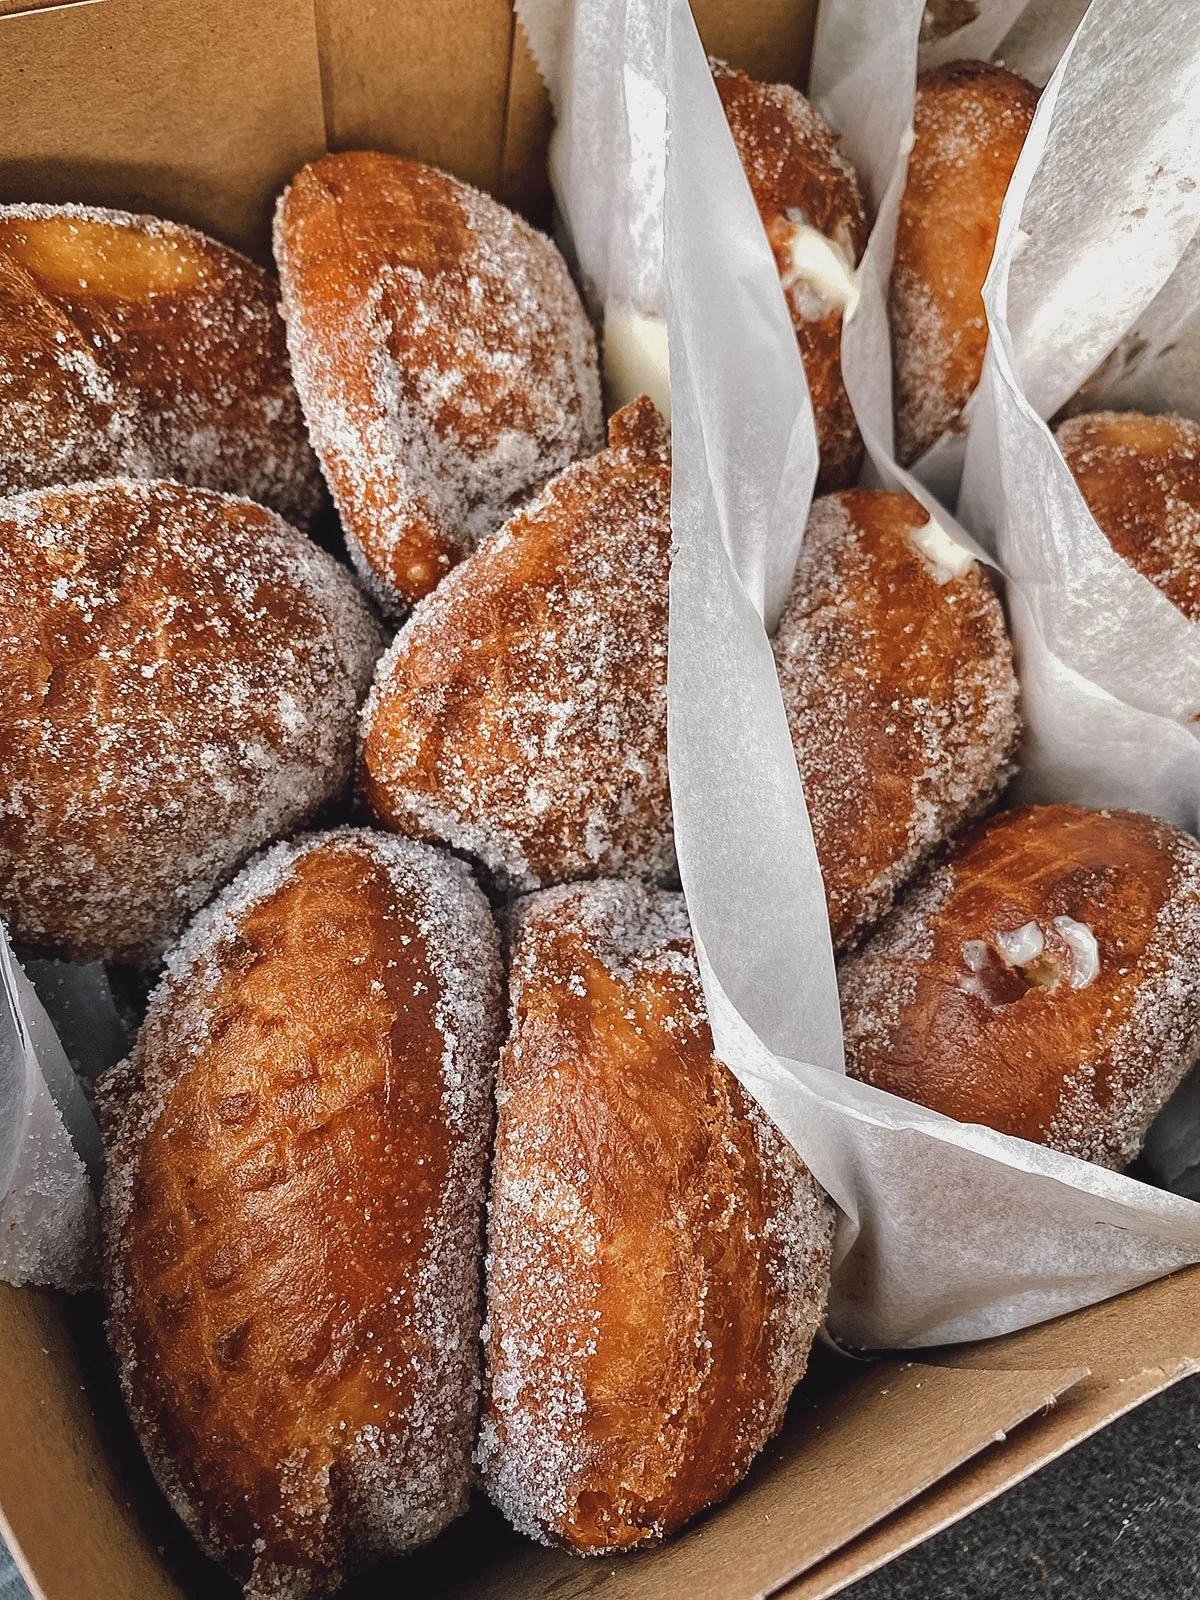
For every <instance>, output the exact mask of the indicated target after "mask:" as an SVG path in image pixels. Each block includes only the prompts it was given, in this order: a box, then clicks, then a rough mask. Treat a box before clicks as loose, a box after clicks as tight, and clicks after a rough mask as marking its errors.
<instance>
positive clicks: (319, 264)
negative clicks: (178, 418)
mask: <svg viewBox="0 0 1200 1600" xmlns="http://www.w3.org/2000/svg"><path fill="white" fill-rule="evenodd" d="M275 257H276V260H277V262H278V264H279V276H280V282H281V285H282V288H283V304H284V309H285V312H286V315H287V333H288V345H289V348H290V350H291V353H292V367H293V370H294V372H295V375H296V386H297V388H298V389H299V391H300V398H301V400H302V402H303V404H304V411H305V415H306V416H307V417H308V425H309V428H310V430H311V432H312V438H313V443H314V444H315V446H316V450H317V455H318V456H319V457H320V460H321V465H322V466H323V468H324V470H325V476H326V478H327V479H328V482H329V486H330V488H331V489H332V491H333V497H334V500H335V501H336V503H337V507H338V510H339V512H340V513H341V518H342V523H343V526H344V528H345V531H346V538H347V542H348V544H349V546H350V551H351V554H352V555H353V557H354V560H355V563H356V565H357V566H358V568H359V571H360V572H361V573H362V574H363V576H364V578H366V579H367V580H368V581H369V582H370V584H371V586H372V588H373V590H374V591H375V592H376V595H377V598H379V599H380V601H381V602H382V603H383V604H384V605H385V606H386V607H387V608H388V609H389V610H390V611H392V612H394V613H398V612H400V611H402V610H403V609H404V608H405V607H406V606H408V605H410V604H411V603H412V602H413V601H414V600H419V599H420V597H421V596H422V595H424V594H427V593H428V592H429V591H430V590H431V589H432V588H433V587H434V585H435V584H436V583H437V582H438V580H439V579H440V578H441V577H442V576H443V575H444V574H445V573H446V572H447V571H448V570H449V569H450V568H451V567H452V566H453V565H454V564H455V562H457V561H461V560H462V558H463V556H464V555H466V553H467V552H468V551H469V550H470V549H471V548H472V547H473V546H474V545H475V544H476V543H477V542H478V541H479V539H481V538H482V537H483V536H484V534H488V533H491V532H492V530H493V529H495V528H497V527H499V525H500V524H501V523H502V522H503V521H504V519H505V517H507V516H508V515H509V513H510V512H511V511H512V510H513V509H514V508H515V506H516V505H517V503H518V502H519V501H521V500H523V499H524V498H525V497H526V495H528V494H530V493H531V492H532V491H534V490H536V489H537V488H538V487H539V486H540V485H541V484H543V483H544V482H545V481H546V479H547V478H549V477H551V476H552V475H553V474H554V473H555V472H559V471H561V470H562V468H563V467H565V466H566V465H567V464H568V462H570V461H573V460H574V459H575V458H576V456H580V455H584V454H586V453H587V452H588V451H589V450H594V449H596V448H598V446H599V444H600V440H601V437H602V432H601V411H600V380H599V376H598V373H597V367H596V348H595V341H594V339H593V336H592V330H591V327H590V325H589V323H588V320H587V317H586V315H585V313H584V310H583V307H582V305H581V304H580V302H579V296H578V295H577V294H576V292H575V288H574V286H573V284H572V283H571V279H570V275H569V274H568V272H567V268H566V264H565V262H564V261H563V259H562V257H561V256H560V255H559V253H558V251H557V250H556V249H555V248H554V246H553V245H552V244H551V243H550V241H549V240H548V239H546V238H543V236H542V235H541V234H540V233H536V232H535V231H534V230H533V229H532V228H531V227H530V226H529V224H528V223H526V222H524V221H523V220H522V219H521V218H520V217H518V216H516V215H515V213H513V212H511V211H509V210H507V209H506V208H505V207H504V206H502V205H499V204H498V203H497V202H496V201H495V200H493V199H491V198H490V197H489V196H488V195H485V194H480V192H479V191H478V190H477V189H472V188H471V187H469V185H467V184H465V183H460V182H459V181H458V180H457V179H456V178H451V177H448V176H447V174H446V173H444V172H437V171H435V170H434V169H433V168H432V167H426V166H422V165H421V164H420V163H419V162H416V161H406V160H403V159H402V158H401V157H399V156H389V155H380V154H378V153H376V152H371V151H351V152H347V153H344V154H341V155H328V156H323V157H322V158H321V159H320V160H319V161H314V162H313V163H311V165H309V166H307V167H305V168H304V169H303V170H302V171H301V172H299V173H297V175H296V177H295V178H294V179H293V180H292V184H291V186H290V188H288V189H287V190H286V191H285V192H284V194H283V197H282V198H281V200H280V202H279V208H278V211H277V213H276V219H275Z"/></svg>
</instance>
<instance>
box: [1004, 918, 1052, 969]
mask: <svg viewBox="0 0 1200 1600" xmlns="http://www.w3.org/2000/svg"><path fill="white" fill-rule="evenodd" d="M1045 948H1046V936H1045V934H1044V933H1043V932H1042V930H1041V929H1040V928H1039V927H1038V925H1037V923H1036V922H1026V923H1025V924H1024V925H1023V926H1022V927H1020V928H1013V929H1012V931H1011V932H1009V933H998V934H997V935H996V949H997V950H998V951H999V952H1000V959H1001V961H1003V962H1004V965H1005V966H1006V967H1023V966H1024V965H1025V964H1026V962H1028V961H1036V960H1037V958H1038V957H1039V956H1040V955H1041V953H1042V951H1043V950H1044V949H1045Z"/></svg>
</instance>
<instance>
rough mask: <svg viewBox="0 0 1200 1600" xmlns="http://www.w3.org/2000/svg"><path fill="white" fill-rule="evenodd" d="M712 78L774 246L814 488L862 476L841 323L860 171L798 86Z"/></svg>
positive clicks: (853, 253) (847, 298)
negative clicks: (811, 432) (809, 420)
mask: <svg viewBox="0 0 1200 1600" xmlns="http://www.w3.org/2000/svg"><path fill="white" fill-rule="evenodd" d="M713 76H714V78H715V80H716V85H717V92H718V94H719V95H720V96H721V104H722V105H723V106H724V108H725V116H726V118H727V119H728V121H729V128H730V132H731V133H732V134H733V142H734V144H735V145H736V146H737V151H738V155H739V156H740V157H741V161H742V166H743V167H744V168H745V170H746V177H747V179H748V180H749V183H750V189H751V192H752V193H753V195H754V201H755V204H756V205H757V206H758V210H759V214H760V215H761V217H762V220H763V227H764V228H765V229H766V231H767V238H768V239H769V240H770V242H771V248H772V250H773V251H774V253H775V261H776V264H777V266H778V267H779V276H780V280H781V281H782V284H783V291H784V295H785V296H786V298H787V303H788V310H789V311H790V312H791V316H792V326H793V327H794V328H795V330H796V339H797V341H798V343H799V345H800V354H801V356H802V357H803V360H804V371H805V375H806V377H807V379H808V389H809V394H810V395H811V396H812V403H813V412H814V414H815V417H816V424H817V443H818V445H819V447H820V451H821V465H820V473H819V476H818V478H817V492H818V493H823V492H825V491H826V490H828V489H844V488H846V487H848V486H849V485H850V484H852V483H853V482H854V480H855V478H856V477H857V476H858V469H859V467H860V466H861V465H862V455H863V444H862V436H861V435H860V434H859V431H858V424H857V422H856V421H855V420H854V412H853V410H852V409H851V406H850V397H849V395H848V394H847V393H846V386H845V384H844V383H843V382H842V355H841V350H842V321H843V318H844V317H845V316H847V315H849V313H850V312H851V311H852V310H853V308H854V306H855V304H856V303H857V300H858V284H857V280H856V278H855V275H854V273H855V268H856V266H857V265H858V262H859V260H860V259H861V257H862V253H863V251H864V250H865V249H866V244H867V216H866V209H865V207H864V205H863V197H862V190H861V189H860V187H859V182H858V177H857V175H856V173H855V171H854V169H853V167H851V165H850V163H849V162H848V161H847V160H846V158H845V156H844V155H843V154H842V151H841V146H840V143H839V140H838V137H837V135H836V134H835V133H834V131H833V129H832V128H831V127H830V126H829V125H828V123H827V122H826V121H825V120H824V118H823V117H822V116H821V115H820V114H819V112H817V111H816V110H814V108H813V107H812V106H811V105H810V104H809V103H808V101H807V100H806V99H805V98H804V96H803V95H802V94H800V93H799V92H798V91H797V90H796V89H793V88H790V87H789V86H788V85H787V84H785V83H759V82H757V81H756V80H755V79H754V78H750V77H747V75H746V74H745V73H744V72H735V71H734V70H733V69H732V68H731V67H727V66H725V65H724V63H722V62H714V63H713Z"/></svg>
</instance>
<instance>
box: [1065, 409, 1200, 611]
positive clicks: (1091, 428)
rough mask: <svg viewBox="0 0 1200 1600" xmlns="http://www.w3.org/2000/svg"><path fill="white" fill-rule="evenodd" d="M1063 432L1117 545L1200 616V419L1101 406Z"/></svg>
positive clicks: (1096, 511) (1071, 461)
mask: <svg viewBox="0 0 1200 1600" xmlns="http://www.w3.org/2000/svg"><path fill="white" fill-rule="evenodd" d="M1057 436H1058V442H1059V445H1060V447H1061V448H1062V453H1063V455H1064V456H1065V458H1066V462H1067V465H1068V466H1069V467H1070V469H1071V471H1072V472H1073V473H1074V474H1075V481H1076V482H1077V483H1078V484H1079V487H1080V489H1081V490H1082V492H1083V497H1084V499H1085V500H1086V501H1087V503H1088V505H1089V507H1090V508H1091V512H1092V515H1093V516H1094V517H1095V519H1096V521H1097V523H1098V524H1099V526H1100V530H1101V532H1102V533H1103V534H1104V535H1105V537H1106V538H1107V539H1108V541H1109V543H1110V544H1111V545H1112V547H1113V549H1114V550H1115V551H1116V552H1117V554H1118V555H1119V556H1121V557H1122V558H1123V559H1124V560H1125V561H1128V562H1129V564H1130V566H1132V567H1136V568H1137V570H1138V571H1139V572H1140V573H1141V574H1142V575H1143V577H1146V578H1149V579H1150V582H1151V583H1153V584H1156V585H1157V586H1158V588H1160V589H1161V590H1162V591H1163V593H1164V594H1165V595H1166V596H1167V598H1168V599H1169V600H1171V601H1172V602H1173V603H1174V604H1175V605H1177V606H1178V607H1179V609H1180V611H1182V612H1183V614H1184V615H1185V616H1186V617H1190V618H1191V620H1192V621H1193V622H1200V423H1195V422H1192V421H1190V420H1189V419H1188V418H1187V417H1176V416H1163V417H1147V416H1143V415H1142V413H1141V412H1138V411H1097V412H1093V413H1091V414H1090V415H1087V416H1080V417H1072V418H1071V419H1070V420H1069V421H1067V422H1064V423H1063V424H1062V425H1061V427H1060V428H1059V429H1058V435H1057Z"/></svg>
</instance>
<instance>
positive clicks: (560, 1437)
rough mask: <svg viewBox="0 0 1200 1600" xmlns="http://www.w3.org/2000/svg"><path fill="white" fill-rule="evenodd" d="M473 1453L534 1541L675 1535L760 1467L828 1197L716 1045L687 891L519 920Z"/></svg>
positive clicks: (793, 1358) (568, 904) (633, 889)
mask: <svg viewBox="0 0 1200 1600" xmlns="http://www.w3.org/2000/svg"><path fill="white" fill-rule="evenodd" d="M510 981H511V996H512V1031H511V1034H510V1036H509V1040H508V1043H507V1044H506V1045H505V1047H504V1051H503V1054H502V1056H501V1064H500V1076H499V1088H498V1093H499V1103H500V1112H499V1126H498V1131H497V1141H496V1152H495V1157H494V1161H493V1168H492V1190H491V1206H490V1223H489V1246H488V1247H489V1258H488V1290H487V1334H486V1352H487V1354H486V1379H485V1398H484V1413H483V1423H482V1427H481V1430H480V1435H479V1446H478V1457H479V1461H480V1464H481V1467H482V1471H483V1480H484V1483H485V1485H486V1487H487V1489H488V1492H489V1493H490V1494H491V1496H492V1498H493V1499H494V1500H495V1501H496V1503H497V1504H498V1505H499V1506H500V1508H501V1509H502V1510H503V1511H504V1513H505V1515H506V1516H507V1517H508V1518H509V1519H510V1520H511V1521H512V1522H513V1523H514V1524H515V1526H516V1527H517V1528H518V1529H520V1530H521V1531H522V1532H523V1533H527V1534H529V1535H531V1536H532V1537H533V1538H535V1539H540V1540H543V1541H544V1542H547V1543H554V1544H561V1545H566V1546H568V1547H569V1548H571V1549H573V1550H577V1551H579V1552H582V1553H585V1554H596V1553H599V1552H602V1551H608V1550H627V1549H631V1548H633V1547H634V1546H637V1545H643V1544H647V1543H650V1542H652V1541H654V1540H657V1539H661V1538H662V1537H663V1536H664V1535H666V1534H669V1533H671V1532H673V1531H674V1530H675V1529H676V1528H679V1527H681V1526H682V1525H683V1524H684V1523H685V1522H687V1521H689V1520H690V1518H692V1517H694V1516H695V1515H696V1514H697V1513H698V1512H699V1511H701V1510H703V1508H704V1507H705V1506H707V1505H710V1504H711V1503H712V1502H713V1501H715V1500H719V1499H721V1498H722V1497H723V1496H724V1495H726V1494H728V1492H729V1491H730V1489H731V1488H732V1487H733V1486H734V1484H736V1483H737V1482H738V1480H739V1479H740V1478H741V1477H742V1476H743V1474H744V1473H745V1472H746V1470H747V1468H748V1467H749V1466H750V1463H751V1462H752V1461H753V1459H754V1457H755V1456H756V1455H757V1453H758V1452H759V1450H760V1449H761V1448H762V1446H763V1445H764V1444H765V1443H766V1441H767V1440H768V1439H769V1438H770V1437H771V1435H772V1434H773V1433H774V1432H775V1430H776V1429H777V1428H778V1427H779V1424H780V1422H781V1421H782V1419H783V1413H784V1408H785V1407H786V1405H787V1402H788V1398H789V1396H790V1395H791V1393H792V1390H793V1389H794V1387H795V1385H796V1383H797V1382H798V1381H799V1379H800V1378H801V1377H802V1376H803V1373H804V1369H805V1365H806V1362H807V1359H808V1351H809V1347H810V1345H811V1344H812V1340H813V1335H814V1334H815V1332H816V1329H817V1326H818V1324H819V1322H820V1320H821V1317H822V1315H823V1311H824V1305H825V1300H826V1295H827V1291H828V1284H829V1269H830V1249H831V1237H832V1221H833V1211H832V1207H831V1206H830V1204H829V1202H828V1201H827V1200H826V1199H825V1197H824V1194H823V1193H822V1191H821V1190H820V1189H819V1188H818V1186H817V1184H816V1182H815V1181H814V1179H813V1178H812V1176H811V1175H810V1173H809V1171H808V1169H807V1167H805V1166H804V1164H803V1163H802V1162H801V1161H800V1159H799V1157H798V1156H797V1155H796V1154H795V1152H794V1150H793V1149H792V1147H791V1145H789V1144H788V1143H787V1142H786V1141H785V1140H784V1138H783V1136H782V1134H780V1133H779V1132H778V1131H777V1130H776V1128H775V1127H774V1125H773V1124H772V1123H771V1122H770V1121H769V1120H768V1119H767V1117H766V1116H765V1115H764V1114H763V1113H762V1112H761V1111H760V1110H759V1109H758V1107H757V1106H756V1105H755V1103H754V1102H753V1101H752V1100H751V1099H750V1098H749V1097H748V1096H747V1095H746V1093H745V1092H744V1091H743V1089H742V1088H741V1086H740V1084H739V1083H738V1081H737V1079H736V1078H735V1077H734V1076H733V1074H732V1073H731V1072H730V1071H729V1070H728V1068H727V1067H725V1066H723V1065H722V1064H721V1063H720V1062H719V1061H717V1060H716V1059H715V1058H714V1056H713V1053H712V1048H713V1046H712V1036H711V1034H710V1032H709V1028H708V1021H707V1018H706V1015H705V1010H704V1000H703V995H702V992H701V989H700V982H699V977H698V974H697V971H696V963H695V956H694V952H693V949H692V943H691V939H690V937H689V931H688V921H687V914H686V912H685V910H684V905H683V897H682V896H681V895H677V894H669V893H666V892H664V891H662V890H655V889H651V888H648V887H646V886H645V885H642V884H639V883H635V882H632V881H629V880H626V881H613V880H602V881H600V882H597V883H590V884H575V885H569V886H566V887H563V888H559V889H551V890H547V891H546V892H544V893H542V894H540V895H536V896H533V897H531V898H530V899H529V900H528V901H527V902H525V903H523V904H522V905H521V906H520V907H519V909H518V914H517V925H516V934H515V948H514V953H513V962H512V973H511V980H510Z"/></svg>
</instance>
